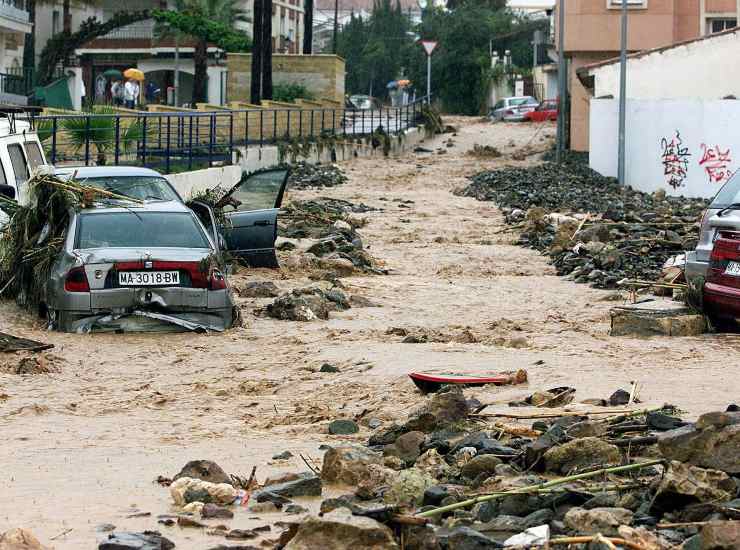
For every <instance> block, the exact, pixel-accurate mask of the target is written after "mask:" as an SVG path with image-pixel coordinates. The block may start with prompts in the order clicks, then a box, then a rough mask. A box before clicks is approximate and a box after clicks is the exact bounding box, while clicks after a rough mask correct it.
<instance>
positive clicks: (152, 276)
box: [118, 271, 180, 286]
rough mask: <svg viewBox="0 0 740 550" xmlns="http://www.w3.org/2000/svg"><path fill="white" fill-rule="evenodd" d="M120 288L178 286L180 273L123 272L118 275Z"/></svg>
mask: <svg viewBox="0 0 740 550" xmlns="http://www.w3.org/2000/svg"><path fill="white" fill-rule="evenodd" d="M118 284H119V285H120V286H177V285H179V284H180V272H179V271H122V272H119V273H118Z"/></svg>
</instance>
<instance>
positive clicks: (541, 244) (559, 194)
mask: <svg viewBox="0 0 740 550" xmlns="http://www.w3.org/2000/svg"><path fill="white" fill-rule="evenodd" d="M457 193H458V194H461V195H465V196H470V197H475V198H476V199H478V200H482V201H494V202H495V203H496V204H497V205H498V206H500V207H501V209H502V211H503V212H504V214H505V215H506V220H507V222H508V223H509V224H512V225H510V228H511V229H517V230H520V231H521V235H520V238H519V242H520V244H522V245H523V246H528V247H531V248H535V249H537V250H540V251H542V252H545V253H547V254H548V255H549V256H550V258H551V260H552V263H553V264H554V265H555V267H556V268H557V271H558V274H559V275H568V276H569V277H570V278H572V279H573V280H574V281H576V282H579V283H589V284H590V285H592V286H594V287H597V288H616V287H617V283H618V282H619V281H621V280H623V279H626V278H627V279H634V278H637V279H648V280H657V279H658V278H659V277H660V275H661V272H662V270H663V265H664V264H665V262H666V261H667V260H668V259H669V258H671V257H672V256H674V255H675V254H676V253H678V252H681V251H682V250H692V249H693V248H694V247H695V245H696V239H697V234H698V231H697V229H698V223H699V218H700V216H701V214H702V212H703V211H704V210H705V209H706V206H707V201H706V200H704V199H690V198H685V197H669V196H666V195H665V194H664V193H661V194H658V193H655V194H648V193H643V192H639V191H635V190H633V189H630V188H622V187H620V186H619V185H618V183H617V180H616V179H614V178H609V177H604V176H602V175H600V174H598V173H597V172H595V171H593V170H591V169H590V168H589V167H588V164H587V162H586V161H584V160H583V159H581V158H579V157H578V156H572V157H569V159H568V160H567V161H566V162H565V163H563V164H562V165H557V164H554V163H544V164H540V165H536V166H531V167H507V168H501V169H497V170H492V171H488V172H481V173H479V174H477V175H475V176H473V178H472V181H471V183H470V185H468V186H467V187H466V188H464V189H462V190H459V191H457Z"/></svg>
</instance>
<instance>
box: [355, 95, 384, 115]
mask: <svg viewBox="0 0 740 550" xmlns="http://www.w3.org/2000/svg"><path fill="white" fill-rule="evenodd" d="M349 103H350V105H352V107H353V108H354V109H356V110H358V111H369V110H371V109H380V107H381V104H380V101H379V100H378V99H376V98H374V97H372V96H369V95H361V94H357V95H351V96H349Z"/></svg>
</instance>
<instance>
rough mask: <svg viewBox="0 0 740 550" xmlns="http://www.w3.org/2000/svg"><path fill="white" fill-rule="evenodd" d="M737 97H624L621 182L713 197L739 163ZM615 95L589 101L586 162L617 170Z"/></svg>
mask: <svg viewBox="0 0 740 550" xmlns="http://www.w3.org/2000/svg"><path fill="white" fill-rule="evenodd" d="M739 126H740V101H737V100H707V101H705V100H700V99H667V100H657V99H650V100H632V99H630V100H628V101H627V133H626V163H625V165H626V174H625V175H626V182H627V184H628V185H630V186H631V187H633V188H635V189H639V190H641V191H648V192H652V191H655V190H657V189H664V190H665V191H666V192H667V193H668V194H670V195H683V196H689V197H707V198H710V197H713V196H714V195H715V194H716V193H717V191H719V189H720V187H721V186H722V185H723V184H724V183H725V182H726V181H727V180H728V179H729V177H730V175H731V174H733V173H734V172H736V171H737V169H738V168H739V167H740V134H738V132H737V128H738V127H739ZM617 129H618V101H617V100H614V99H594V100H592V101H591V154H590V159H591V160H590V163H591V167H592V168H593V169H594V170H597V171H598V172H601V173H602V174H604V175H607V176H616V175H617V139H618V135H617Z"/></svg>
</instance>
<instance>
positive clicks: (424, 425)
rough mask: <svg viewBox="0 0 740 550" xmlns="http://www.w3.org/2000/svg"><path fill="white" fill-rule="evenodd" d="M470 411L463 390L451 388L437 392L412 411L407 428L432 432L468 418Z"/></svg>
mask: <svg viewBox="0 0 740 550" xmlns="http://www.w3.org/2000/svg"><path fill="white" fill-rule="evenodd" d="M469 413H470V408H469V405H468V402H467V401H466V400H465V396H464V395H463V393H462V390H460V389H459V388H450V389H449V390H447V391H443V392H438V393H435V394H434V396H433V397H432V398H431V399H430V400H429V401H428V402H426V403H424V404H423V405H422V406H421V407H419V408H418V409H416V410H415V411H414V412H412V413H411V414H410V415H409V419H408V421H407V422H406V428H407V430H408V431H415V430H416V431H420V432H424V433H430V432H433V431H434V430H440V429H443V428H446V427H448V426H451V425H453V424H456V423H458V422H461V421H463V420H466V419H467V418H468V414H469Z"/></svg>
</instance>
